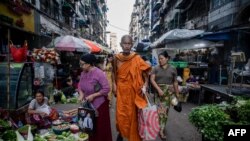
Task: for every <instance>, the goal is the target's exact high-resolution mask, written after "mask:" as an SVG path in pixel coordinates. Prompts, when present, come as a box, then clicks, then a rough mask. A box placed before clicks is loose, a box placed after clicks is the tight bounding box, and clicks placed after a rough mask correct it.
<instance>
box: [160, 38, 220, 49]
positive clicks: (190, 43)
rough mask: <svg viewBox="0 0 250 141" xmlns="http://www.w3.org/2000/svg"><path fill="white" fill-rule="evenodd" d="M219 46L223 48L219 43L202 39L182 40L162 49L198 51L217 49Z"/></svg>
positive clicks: (168, 44)
mask: <svg viewBox="0 0 250 141" xmlns="http://www.w3.org/2000/svg"><path fill="white" fill-rule="evenodd" d="M219 46H223V44H221V43H220V44H218V43H215V42H212V41H208V40H203V39H184V40H180V41H174V42H170V43H167V44H166V45H165V46H164V47H165V48H172V49H199V48H208V47H219Z"/></svg>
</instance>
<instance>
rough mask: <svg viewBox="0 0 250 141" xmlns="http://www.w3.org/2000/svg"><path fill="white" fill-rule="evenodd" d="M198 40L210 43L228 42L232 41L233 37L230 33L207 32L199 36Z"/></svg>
mask: <svg viewBox="0 0 250 141" xmlns="http://www.w3.org/2000/svg"><path fill="white" fill-rule="evenodd" d="M198 38H200V39H204V40H209V41H227V40H231V39H232V35H231V34H230V31H223V32H205V33H203V34H201V35H200V36H198Z"/></svg>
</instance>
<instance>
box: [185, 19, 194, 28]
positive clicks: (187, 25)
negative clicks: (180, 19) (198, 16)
mask: <svg viewBox="0 0 250 141" xmlns="http://www.w3.org/2000/svg"><path fill="white" fill-rule="evenodd" d="M185 26H186V28H187V29H194V21H193V20H190V21H188V22H186V25H185Z"/></svg>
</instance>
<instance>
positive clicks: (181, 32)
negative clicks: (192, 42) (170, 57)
mask: <svg viewBox="0 0 250 141" xmlns="http://www.w3.org/2000/svg"><path fill="white" fill-rule="evenodd" d="M202 33H204V31H203V30H189V29H173V30H170V31H168V32H167V33H165V34H163V35H162V36H161V37H160V38H159V39H158V40H156V41H155V42H153V43H152V44H151V45H150V46H151V47H152V48H157V47H159V46H164V45H166V44H167V43H170V42H174V41H181V40H185V39H191V38H193V37H196V36H197V35H200V34H202Z"/></svg>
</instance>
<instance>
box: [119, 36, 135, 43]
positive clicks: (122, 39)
mask: <svg viewBox="0 0 250 141" xmlns="http://www.w3.org/2000/svg"><path fill="white" fill-rule="evenodd" d="M126 39H129V40H130V41H131V42H132V41H133V39H132V37H131V36H130V35H123V36H122V38H121V42H124V41H125V40H126Z"/></svg>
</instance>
